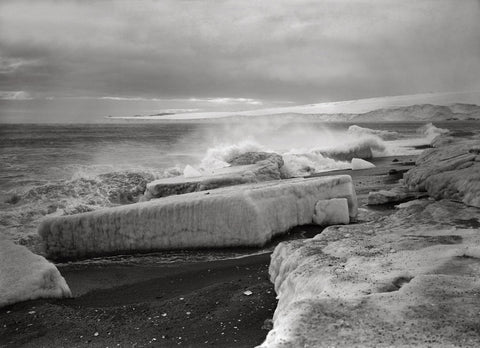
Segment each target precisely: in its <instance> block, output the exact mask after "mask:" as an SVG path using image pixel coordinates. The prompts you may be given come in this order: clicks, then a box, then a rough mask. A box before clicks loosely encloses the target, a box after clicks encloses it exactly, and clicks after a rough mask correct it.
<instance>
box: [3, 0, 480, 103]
mask: <svg viewBox="0 0 480 348" xmlns="http://www.w3.org/2000/svg"><path fill="white" fill-rule="evenodd" d="M479 15H480V9H479V6H478V1H473V0H472V1H468V0H466V1H461V2H459V1H458V0H431V1H428V0H425V1H417V0H409V1H397V0H395V1H393V0H384V1H367V0H355V1H343V0H324V1H307V0H299V1H290V0H289V1H268V2H267V1H234V0H232V1H213V0H212V1H208V0H205V1H201V0H199V1H177V0H171V1H159V2H156V1H128V2H127V1H89V2H87V1H38V0H36V1H33V0H32V1H18V0H16V1H3V2H2V3H1V4H0V57H1V58H0V91H24V92H25V93H28V95H32V96H40V97H44V96H56V97H58V96H90V97H96V96H98V97H101V96H136V97H145V98H148V97H160V98H163V97H165V98H167V97H170V98H177V97H178V98H180V97H185V98H188V97H193V96H195V97H250V98H257V99H264V98H265V99H269V98H274V99H288V100H296V101H300V102H301V101H307V100H311V101H314V100H315V101H321V100H342V99H351V98H361V97H369V96H379V95H394V94H404V93H416V92H423V91H450V90H469V89H479V88H480V82H479V81H480V78H479V77H480V76H479V71H480V44H479V43H480V21H478V18H479Z"/></svg>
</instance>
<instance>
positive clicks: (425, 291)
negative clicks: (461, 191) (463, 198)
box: [261, 200, 480, 348]
mask: <svg viewBox="0 0 480 348" xmlns="http://www.w3.org/2000/svg"><path fill="white" fill-rule="evenodd" d="M478 219H480V209H477V208H473V207H465V206H464V205H463V204H460V203H454V202H449V201H446V200H444V201H441V202H432V201H427V200H425V201H412V202H409V203H408V204H404V205H402V208H401V209H399V210H398V211H397V212H396V213H394V214H393V215H391V216H388V217H385V218H383V219H377V220H376V221H371V222H368V223H363V224H354V225H348V226H330V227H328V228H326V229H325V230H324V231H323V232H322V233H321V234H318V235H317V236H316V237H314V238H312V239H307V240H296V241H291V242H282V243H280V244H279V245H278V246H277V247H276V248H275V251H274V252H273V254H272V258H271V263H270V269H269V273H270V279H271V281H272V283H273V284H274V286H275V291H276V293H277V295H278V299H279V301H278V306H277V309H276V310H275V314H274V317H273V322H274V326H273V329H272V330H271V331H270V332H269V333H268V335H267V338H266V341H265V342H264V343H263V344H262V345H261V347H264V348H266V347H331V346H336V347H379V346H409V347H410V346H425V345H431V346H443V345H444V344H445V343H446V342H464V343H465V344H466V345H467V346H472V347H475V346H479V345H480V337H479V336H478V334H477V333H472V334H470V333H469V332H468V331H466V330H465V327H474V326H475V325H477V323H478V312H479V311H480V302H479V301H476V300H475V299H472V296H476V295H475V294H478V293H479V291H480V281H479V280H478V269H479V267H480V259H479V256H480V235H479V233H478V229H476V227H475V226H476V224H478V222H475V221H476V220H478ZM446 308H448V309H449V310H448V311H446ZM471 325H473V326H471ZM392 328H393V329H392ZM445 328H449V329H448V330H446V329H445Z"/></svg>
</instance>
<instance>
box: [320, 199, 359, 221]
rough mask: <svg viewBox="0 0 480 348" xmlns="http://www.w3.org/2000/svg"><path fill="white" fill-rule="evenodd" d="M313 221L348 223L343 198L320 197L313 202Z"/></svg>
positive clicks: (348, 219)
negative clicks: (320, 198)
mask: <svg viewBox="0 0 480 348" xmlns="http://www.w3.org/2000/svg"><path fill="white" fill-rule="evenodd" d="M313 222H314V223H316V224H317V225H321V226H327V225H337V224H348V223H349V222H350V216H349V212H348V201H347V199H345V198H332V199H322V200H319V201H318V202H317V204H315V214H314V215H313Z"/></svg>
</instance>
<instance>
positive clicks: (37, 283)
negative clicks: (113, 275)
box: [0, 237, 72, 307]
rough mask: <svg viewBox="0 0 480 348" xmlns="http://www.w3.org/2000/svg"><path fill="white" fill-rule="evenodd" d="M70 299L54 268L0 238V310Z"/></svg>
mask: <svg viewBox="0 0 480 348" xmlns="http://www.w3.org/2000/svg"><path fill="white" fill-rule="evenodd" d="M71 296H72V294H71V292H70V289H69V287H68V285H67V283H66V282H65V279H64V278H63V277H62V276H61V274H60V272H59V271H58V269H57V267H55V265H54V264H52V263H50V262H48V261H47V260H46V259H45V258H44V257H42V256H40V255H36V254H33V253H32V252H31V251H30V250H28V249H27V248H26V247H24V246H21V245H17V244H14V243H12V242H10V241H8V240H6V239H4V237H0V307H3V306H6V305H9V304H12V303H15V302H20V301H26V300H33V299H37V298H50V297H71Z"/></svg>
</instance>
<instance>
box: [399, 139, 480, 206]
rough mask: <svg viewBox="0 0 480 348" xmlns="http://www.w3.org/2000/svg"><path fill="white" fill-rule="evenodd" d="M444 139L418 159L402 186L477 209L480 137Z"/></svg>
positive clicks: (479, 176) (437, 140)
mask: <svg viewBox="0 0 480 348" xmlns="http://www.w3.org/2000/svg"><path fill="white" fill-rule="evenodd" d="M446 139H448V141H442V137H440V138H437V139H435V142H434V143H435V145H436V146H437V147H435V148H433V149H428V150H426V151H424V152H423V153H422V154H421V155H420V156H419V157H418V158H417V160H416V166H415V167H414V168H412V169H411V170H409V171H408V172H407V173H405V174H404V179H405V183H406V184H407V185H408V186H409V188H410V189H411V190H419V191H426V192H427V193H428V194H429V195H430V196H431V197H433V198H435V199H442V198H448V199H452V200H457V201H461V202H463V203H465V204H467V205H471V206H475V207H480V137H478V136H476V137H471V138H466V139H459V138H450V137H447V138H446Z"/></svg>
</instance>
